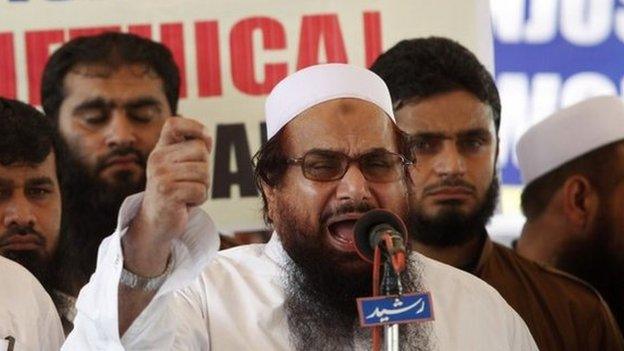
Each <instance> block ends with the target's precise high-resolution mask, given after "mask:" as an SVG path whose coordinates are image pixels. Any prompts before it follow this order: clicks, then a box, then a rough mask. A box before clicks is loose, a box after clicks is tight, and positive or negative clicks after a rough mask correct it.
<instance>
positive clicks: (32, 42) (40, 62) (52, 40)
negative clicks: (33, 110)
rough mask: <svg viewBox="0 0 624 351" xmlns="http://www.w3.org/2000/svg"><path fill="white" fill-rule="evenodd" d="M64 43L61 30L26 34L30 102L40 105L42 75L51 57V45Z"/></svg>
mask: <svg viewBox="0 0 624 351" xmlns="http://www.w3.org/2000/svg"><path fill="white" fill-rule="evenodd" d="M62 42H63V31H62V30H61V29H54V30H44V31H33V32H26V64H27V66H28V67H27V74H28V102H29V103H30V104H31V105H39V104H40V103H41V102H40V101H41V98H40V96H39V91H40V90H41V73H42V72H43V67H44V66H45V63H46V62H47V60H48V57H49V56H50V45H52V44H58V43H62Z"/></svg>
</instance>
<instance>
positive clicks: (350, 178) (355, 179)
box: [336, 163, 372, 203]
mask: <svg viewBox="0 0 624 351" xmlns="http://www.w3.org/2000/svg"><path fill="white" fill-rule="evenodd" d="M348 167H349V168H347V172H346V173H345V174H344V176H343V177H342V178H341V179H340V180H339V184H338V188H337V189H336V196H337V197H338V200H340V201H345V202H346V201H353V202H355V203H359V202H362V201H367V200H369V199H370V198H371V197H372V194H371V191H370V183H369V181H368V180H366V178H365V177H364V174H363V173H362V171H361V170H360V168H359V167H358V165H357V164H356V163H352V164H350V165H349V166H348Z"/></svg>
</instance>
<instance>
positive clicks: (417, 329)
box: [64, 64, 536, 350]
mask: <svg viewBox="0 0 624 351" xmlns="http://www.w3.org/2000/svg"><path fill="white" fill-rule="evenodd" d="M266 119H267V131H268V132H267V134H268V138H269V140H268V142H267V143H266V144H265V145H264V146H263V147H262V149H261V150H260V151H259V152H258V154H257V155H256V160H257V165H256V175H257V179H258V183H259V186H260V189H261V191H262V195H263V200H264V204H265V218H266V219H267V222H269V223H271V224H272V226H273V228H274V229H275V232H274V234H273V236H272V238H271V240H270V242H269V243H268V244H266V245H247V246H241V247H238V248H235V249H231V250H226V251H222V252H220V253H218V254H217V253H216V250H217V246H218V243H217V234H216V231H215V228H214V225H213V224H212V221H211V220H210V219H209V218H208V217H207V216H206V215H205V214H204V213H202V212H201V211H200V210H199V209H197V208H196V205H198V204H199V203H201V202H202V201H204V200H205V195H204V194H205V192H206V188H207V186H208V176H207V174H205V172H206V168H207V164H206V163H205V162H206V161H207V159H208V153H209V144H210V140H209V138H208V137H207V136H206V133H205V131H204V130H203V129H202V127H201V126H200V125H197V124H196V123H195V122H191V121H188V120H183V119H179V121H178V122H177V123H176V124H174V123H173V121H168V124H167V125H166V126H165V128H164V129H163V133H162V135H161V139H160V141H159V144H158V146H157V147H156V149H155V150H154V152H153V153H152V155H151V156H150V159H149V161H148V166H147V169H148V178H147V179H148V180H147V187H146V191H145V193H144V194H142V195H141V194H139V195H136V196H133V197H130V198H128V199H127V200H126V202H125V203H124V205H123V206H122V209H121V211H120V216H119V225H118V229H117V231H116V232H115V233H114V234H113V235H112V236H110V237H108V238H107V239H105V241H104V242H103V243H102V246H101V247H100V251H99V257H98V265H97V270H96V272H95V274H94V275H93V277H92V278H91V281H90V283H89V284H88V285H87V286H86V287H85V288H84V289H83V290H82V291H81V294H80V297H79V299H78V304H77V307H78V317H77V319H76V324H75V328H74V331H73V332H72V334H70V336H69V338H68V341H67V343H66V345H65V346H64V348H65V349H67V350H84V349H107V350H121V349H122V348H124V347H125V348H126V349H150V350H152V349H159V350H171V349H176V350H206V349H211V350H291V349H296V350H342V349H347V350H348V349H356V350H365V349H370V342H369V340H370V331H369V330H366V329H361V328H359V327H357V326H356V320H357V312H356V307H355V306H356V305H355V298H356V297H360V296H367V295H370V293H371V292H370V290H371V289H370V287H371V280H370V278H369V277H370V276H371V271H372V270H371V266H370V265H369V264H368V263H366V262H364V261H363V260H361V259H360V258H359V257H358V256H357V255H356V253H355V248H354V243H353V225H354V222H355V221H356V219H358V218H359V217H361V216H362V215H363V213H364V212H366V211H368V210H370V209H374V208H385V209H388V210H390V211H393V212H395V213H397V214H399V215H400V216H405V214H406V211H407V191H406V177H405V167H408V166H409V164H410V162H409V161H408V160H406V159H405V158H404V157H403V156H402V155H401V152H402V138H401V136H402V134H401V133H400V131H399V130H398V128H397V127H396V125H395V124H394V117H393V114H392V105H391V104H390V96H389V94H388V90H387V88H386V86H385V85H384V83H383V81H382V80H381V79H380V78H379V77H377V76H376V75H374V74H373V73H372V72H370V71H368V70H366V69H363V68H358V67H354V66H349V65H344V64H328V65H319V66H313V67H309V68H307V69H304V70H301V71H299V72H297V73H295V74H293V75H291V76H289V77H288V78H286V79H285V80H283V81H282V82H280V83H279V84H278V85H277V86H276V87H275V88H274V90H273V92H272V93H271V95H270V96H269V97H268V99H267V103H266ZM189 143H193V144H194V145H195V146H197V145H201V144H203V146H202V147H201V148H200V149H201V150H195V151H197V153H195V152H187V151H188V150H187V149H188V148H185V147H186V146H190V145H185V144H189ZM183 150H186V151H183ZM199 151H201V152H199ZM195 163H197V166H201V167H197V168H195ZM380 165H383V166H380ZM200 168H201V170H200ZM174 170H175V172H174V173H175V175H176V176H177V178H176V180H173V179H172V178H169V177H167V175H169V174H170V172H173V171H174ZM182 170H187V171H188V173H187V175H185V176H181V175H179V173H180V171H182ZM122 248H123V252H122ZM409 267H410V268H409V269H408V270H407V273H406V274H405V276H404V277H403V279H402V281H403V284H404V286H405V290H408V291H414V292H424V291H428V292H430V293H431V296H432V301H433V302H432V309H433V311H434V314H435V316H434V320H432V321H428V322H422V323H414V324H409V325H406V326H404V327H402V329H401V330H402V332H401V338H402V344H403V345H404V347H405V349H409V350H429V349H439V350H535V349H536V346H535V344H534V342H533V339H532V337H531V335H530V333H529V332H528V329H527V328H526V325H525V324H524V322H523V321H522V320H521V319H520V317H519V316H518V315H517V314H516V313H515V312H514V311H513V310H512V309H511V308H510V307H509V306H508V305H507V304H506V303H505V302H504V301H503V300H502V298H501V297H500V296H499V295H498V294H497V293H496V292H495V291H494V290H493V289H492V288H491V287H489V286H488V285H486V284H485V283H483V282H481V281H479V280H478V279H476V278H473V277H472V276H470V275H468V274H465V273H463V272H461V271H458V270H455V269H453V268H451V267H449V266H446V265H443V264H440V263H436V262H434V261H432V260H429V259H427V258H425V257H423V256H420V255H418V254H413V255H411V256H410V258H409ZM121 335H122V337H121V338H120V336H121Z"/></svg>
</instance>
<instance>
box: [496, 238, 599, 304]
mask: <svg viewBox="0 0 624 351" xmlns="http://www.w3.org/2000/svg"><path fill="white" fill-rule="evenodd" d="M494 252H495V255H497V256H499V258H500V259H502V260H505V261H508V263H509V265H513V267H514V270H515V271H516V272H518V274H524V275H525V278H526V279H530V280H532V281H534V282H535V285H536V286H540V289H548V290H549V291H553V290H555V291H558V292H560V294H558V296H559V298H560V299H561V298H564V299H565V298H569V299H570V300H571V302H572V303H573V304H579V305H587V304H591V303H593V304H598V305H603V304H604V302H603V301H602V297H601V296H600V294H599V293H598V292H597V291H596V289H594V288H593V287H592V286H591V285H589V284H587V283H585V282H584V281H582V280H581V279H578V278H576V277H574V276H572V275H570V274H567V273H565V272H562V271H559V270H557V269H555V268H552V267H549V266H547V265H544V264H541V263H538V262H535V261H531V260H529V259H526V258H524V257H522V256H520V255H519V254H517V253H516V252H515V251H513V250H511V249H509V248H507V247H504V246H502V245H500V244H497V243H494Z"/></svg>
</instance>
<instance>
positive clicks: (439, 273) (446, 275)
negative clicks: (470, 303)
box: [415, 253, 502, 300]
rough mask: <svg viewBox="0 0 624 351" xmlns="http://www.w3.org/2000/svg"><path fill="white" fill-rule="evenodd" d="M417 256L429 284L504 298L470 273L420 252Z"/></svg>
mask: <svg viewBox="0 0 624 351" xmlns="http://www.w3.org/2000/svg"><path fill="white" fill-rule="evenodd" d="M415 257H416V259H417V261H419V262H420V263H421V264H422V267H423V273H424V279H425V281H426V282H427V283H428V284H431V285H434V286H437V285H444V286H445V287H453V288H457V289H462V290H459V291H470V292H479V293H480V294H485V295H487V296H492V297H493V298H494V299H496V300H499V299H500V300H502V298H501V297H500V295H499V294H498V292H497V291H496V290H495V289H494V288H492V287H491V286H490V285H488V284H487V283H486V282H484V281H483V280H481V279H479V278H477V277H475V276H474V275H472V274H470V273H467V272H464V271H462V270H461V269H457V268H455V267H453V266H450V265H447V264H445V263H442V262H439V261H436V260H433V259H431V258H429V257H426V256H424V255H422V254H420V253H416V254H415Z"/></svg>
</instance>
